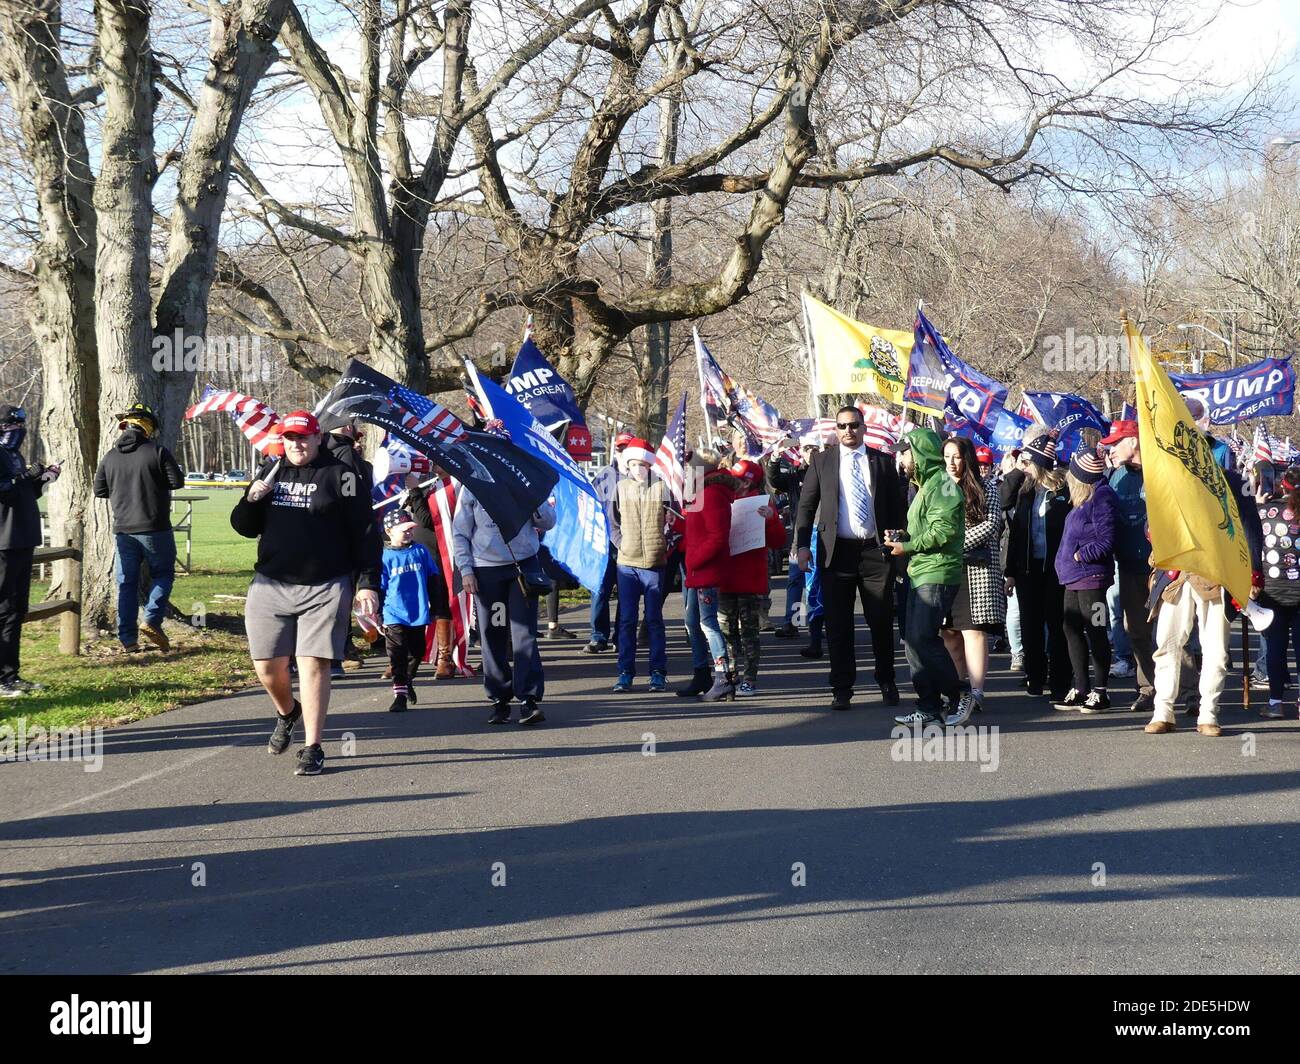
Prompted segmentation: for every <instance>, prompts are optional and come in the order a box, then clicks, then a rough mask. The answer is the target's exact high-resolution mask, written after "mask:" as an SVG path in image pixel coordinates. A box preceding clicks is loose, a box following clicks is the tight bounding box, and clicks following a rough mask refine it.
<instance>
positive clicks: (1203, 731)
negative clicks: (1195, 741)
mask: <svg viewBox="0 0 1300 1064" xmlns="http://www.w3.org/2000/svg"><path fill="white" fill-rule="evenodd" d="M1196 733H1197V734H1198V735H1208V736H1209V737H1210V738H1211V739H1217V738H1218V737H1219V736H1220V735H1222V734H1223V729H1222V728H1220V727H1219V726H1218V725H1217V724H1198V725H1197V726H1196Z"/></svg>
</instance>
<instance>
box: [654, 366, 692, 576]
mask: <svg viewBox="0 0 1300 1064" xmlns="http://www.w3.org/2000/svg"><path fill="white" fill-rule="evenodd" d="M654 469H655V472H656V473H658V474H659V476H660V477H661V478H662V479H663V482H664V483H665V484H666V485H668V490H669V491H670V492H671V493H672V497H673V502H672V504H670V505H669V507H668V514H667V516H666V518H665V520H664V538H665V539H666V540H667V541H668V550H669V551H670V552H671V551H673V550H675V549H676V547H677V544H678V542H679V541H680V540H681V533H682V520H683V518H682V510H683V507H684V505H685V503H684V501H683V498H682V496H683V494H684V493H685V490H686V393H685V392H682V401H681V402H680V403H678V404H677V413H675V414H674V415H673V419H672V421H670V422H669V423H668V431H667V432H666V433H665V434H664V439H663V442H662V443H661V444H659V450H657V451H655V465H654Z"/></svg>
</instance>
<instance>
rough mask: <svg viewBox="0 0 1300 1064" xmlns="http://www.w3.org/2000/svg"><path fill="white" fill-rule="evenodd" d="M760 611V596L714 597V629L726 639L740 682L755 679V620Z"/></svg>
mask: <svg viewBox="0 0 1300 1064" xmlns="http://www.w3.org/2000/svg"><path fill="white" fill-rule="evenodd" d="M762 611H763V596H762V595H733V594H728V593H727V592H725V591H724V592H722V593H721V594H720V595H719V596H718V627H719V628H721V629H722V634H723V635H724V636H725V637H726V640H727V645H728V647H729V648H730V650H731V660H732V661H733V662H735V664H736V672H737V673H739V674H740V678H741V679H742V680H749V681H751V682H752V681H754V680H757V679H758V654H759V641H758V630H759V621H760V619H761V617H762Z"/></svg>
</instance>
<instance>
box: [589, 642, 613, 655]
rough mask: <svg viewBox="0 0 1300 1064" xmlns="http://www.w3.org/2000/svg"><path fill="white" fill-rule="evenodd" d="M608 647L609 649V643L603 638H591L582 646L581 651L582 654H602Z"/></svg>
mask: <svg viewBox="0 0 1300 1064" xmlns="http://www.w3.org/2000/svg"><path fill="white" fill-rule="evenodd" d="M608 649H609V643H607V642H606V641H605V640H603V639H593V640H592V641H591V642H590V643H588V644H587V645H586V646H585V647H583V648H582V652H583V653H584V654H603V653H604V652H605V651H606V650H608Z"/></svg>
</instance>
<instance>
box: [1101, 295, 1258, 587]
mask: <svg viewBox="0 0 1300 1064" xmlns="http://www.w3.org/2000/svg"><path fill="white" fill-rule="evenodd" d="M1124 332H1125V335H1126V336H1127V339H1128V353H1129V362H1130V364H1131V365H1132V367H1133V377H1134V379H1135V380H1136V382H1137V411H1138V442H1139V444H1140V445H1141V448H1142V473H1143V478H1142V479H1143V483H1144V485H1145V488H1146V496H1147V525H1148V527H1149V528H1150V529H1151V565H1152V567H1153V568H1156V569H1182V570H1186V571H1187V572H1190V573H1195V574H1196V575H1197V576H1201V577H1204V578H1205V579H1206V580H1211V581H1213V582H1214V583H1216V584H1222V585H1223V586H1224V587H1226V588H1227V589H1228V591H1229V592H1230V593H1231V594H1232V597H1233V598H1235V599H1236V600H1237V601H1238V602H1239V603H1245V602H1246V601H1247V599H1248V598H1249V597H1250V549H1249V547H1248V546H1247V543H1246V529H1245V527H1244V526H1243V525H1242V523H1241V511H1240V510H1239V509H1238V507H1237V499H1236V496H1235V495H1234V493H1233V491H1232V488H1231V487H1230V486H1229V484H1228V478H1227V475H1226V474H1225V473H1224V471H1223V468H1222V467H1221V466H1220V465H1219V463H1218V462H1216V461H1215V459H1214V451H1213V448H1212V446H1211V443H1210V440H1209V438H1208V437H1207V436H1206V435H1205V433H1203V432H1201V431H1200V429H1198V428H1197V427H1196V424H1195V422H1193V421H1192V415H1191V413H1190V412H1189V411H1188V409H1187V404H1186V403H1185V402H1183V397H1182V396H1181V395H1179V394H1178V390H1177V389H1176V388H1175V387H1174V386H1173V382H1171V381H1170V380H1169V375H1168V374H1167V373H1165V371H1164V368H1163V367H1162V366H1161V365H1160V364H1159V363H1158V362H1156V360H1155V359H1154V358H1153V357H1152V355H1151V352H1150V350H1148V348H1147V345H1146V341H1145V340H1143V339H1142V336H1141V334H1140V333H1138V331H1137V330H1136V329H1135V328H1134V327H1133V323H1132V322H1130V321H1129V320H1128V319H1127V318H1125V319H1124Z"/></svg>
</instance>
